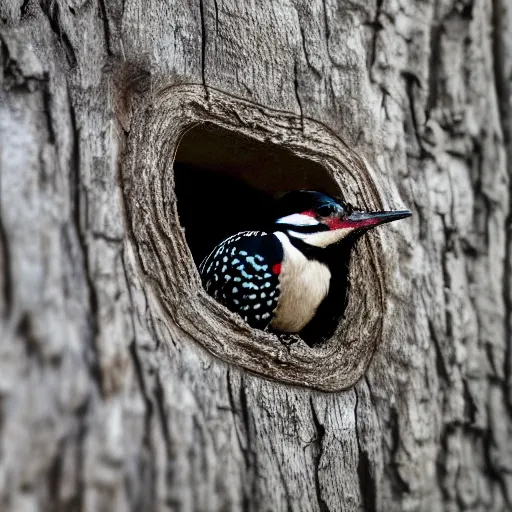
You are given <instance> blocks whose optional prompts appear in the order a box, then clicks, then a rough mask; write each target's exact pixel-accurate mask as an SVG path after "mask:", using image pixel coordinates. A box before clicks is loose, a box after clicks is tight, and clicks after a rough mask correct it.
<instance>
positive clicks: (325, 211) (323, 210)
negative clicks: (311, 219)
mask: <svg viewBox="0 0 512 512" xmlns="http://www.w3.org/2000/svg"><path fill="white" fill-rule="evenodd" d="M336 210H337V208H336V206H335V205H333V204H324V205H322V206H320V207H318V208H317V209H316V212H317V214H318V215H320V217H329V215H332V214H333V213H335V212H336Z"/></svg>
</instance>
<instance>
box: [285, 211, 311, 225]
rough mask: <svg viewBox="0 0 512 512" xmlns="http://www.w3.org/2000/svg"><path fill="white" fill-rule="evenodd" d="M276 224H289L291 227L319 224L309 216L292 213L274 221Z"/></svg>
mask: <svg viewBox="0 0 512 512" xmlns="http://www.w3.org/2000/svg"><path fill="white" fill-rule="evenodd" d="M276 224H290V225H292V226H318V225H320V222H319V221H318V220H316V219H315V218H314V217H312V216H311V215H305V214H303V213H292V214H291V215H286V216H285V217H281V218H280V219H277V220H276Z"/></svg>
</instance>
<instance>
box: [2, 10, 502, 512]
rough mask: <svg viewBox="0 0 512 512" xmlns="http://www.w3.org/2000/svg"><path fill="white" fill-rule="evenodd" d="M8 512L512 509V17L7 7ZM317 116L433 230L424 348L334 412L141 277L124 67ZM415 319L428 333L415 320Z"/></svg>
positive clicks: (416, 305)
mask: <svg viewBox="0 0 512 512" xmlns="http://www.w3.org/2000/svg"><path fill="white" fill-rule="evenodd" d="M0 20H1V21H0V23H1V24H0V64H1V71H2V72H1V73H0V199H1V203H0V510H2V511H6V512H25V511H26V512H28V511H39V510H41V511H52V512H53V511H74V510H87V511H96V510H98V511H109V512H111V511H125V510H132V511H142V510H144V511H152V510H155V511H156V510H183V511H187V510H201V511H203V510H212V511H213V510H250V511H260V510H269V511H291V510H297V511H320V512H326V511H331V512H334V511H341V510H342V511H357V510H368V511H438V510H446V511H462V510H464V511H465V510H467V511H480V510H486V511H502V510H512V380H511V370H512V349H511V346H512V341H511V323H510V320H511V319H510V310H511V308H510V306H511V301H512V287H511V283H512V281H511V279H512V267H511V249H512V246H511V240H510V238H511V237H510V223H509V218H508V211H509V196H510V187H509V174H510V171H511V165H512V30H511V27H512V5H511V3H510V1H509V0H494V1H491V0H373V1H366V0H279V1H270V0H269V1H263V0H174V1H173V0H167V1H166V0H110V1H106V0H67V1H65V0H0ZM123 66H126V67H128V66H133V67H136V68H137V69H139V70H143V72H144V73H145V74H146V76H148V77H149V78H150V80H151V81H153V80H154V82H155V83H158V80H162V79H165V80H166V81H167V83H168V84H186V83H192V84H203V85H204V86H205V88H206V90H207V87H208V86H210V87H213V88H216V89H219V90H221V91H225V92H228V93H230V94H233V95H235V96H238V97H241V98H244V99H247V100H250V101H252V102H254V103H257V104H261V105H263V106H265V107H268V108H274V109H278V110H284V111H288V112H292V113H295V114H297V115H298V116H302V117H308V118H312V119H315V120H317V121H319V122H321V123H323V124H324V125H325V126H327V127H328V128H330V129H331V130H332V131H333V132H334V133H336V134H338V135H339V136H341V137H342V138H343V139H344V140H345V141H346V142H347V143H348V144H349V145H350V146H351V147H353V148H354V149H355V150H356V151H357V152H358V153H360V154H361V155H364V156H365V158H367V159H368V160H369V161H370V162H371V163H372V165H373V167H374V169H375V172H377V173H379V175H380V177H381V180H385V181H387V182H388V183H389V184H390V188H391V187H395V189H396V190H397V197H399V198H400V199H401V201H402V202H403V203H404V204H405V205H407V206H410V207H411V208H412V209H413V210H414V217H413V219H412V221H411V222H409V223H407V224H404V225H402V226H401V227H400V228H397V231H396V232H395V233H394V236H395V237H396V240H397V250H398V251H399V255H398V256H396V255H394V256H393V257H394V258H398V261H399V267H398V270H397V275H396V276H395V280H394V282H395V283H397V285H396V289H393V290H389V291H388V293H389V297H388V298H387V299H388V302H389V308H390V309H391V310H392V311H393V315H392V316H390V318H391V317H393V318H395V317H396V316H397V315H398V316H400V314H401V311H404V313H403V316H406V317H408V318H410V321H409V322H408V324H407V328H406V329H400V330H398V331H397V334H396V335H395V336H392V337H389V339H384V340H383V342H382V344H381V345H380V347H379V349H378V351H377V354H376V355H375V357H374V358H373V361H372V363H371V365H370V368H369V370H368V371H367V373H366V375H365V377H364V378H363V379H362V380H360V381H359V382H358V383H357V384H356V385H355V386H354V387H353V388H351V389H349V390H346V391H344V392H339V393H331V394H328V393H321V392H317V391H313V390H310V389H306V388H294V387H290V386H287V385H284V384H282V383H279V382H273V381H270V380H265V379H262V378H259V377H257V376H254V375H252V374H249V373H248V372H246V371H244V370H243V369H240V368H238V367H235V366H231V365H228V364H226V363H224V362H222V361H219V360H218V359H216V358H214V357H213V356H211V355H210V354H209V353H207V352H206V351H204V350H203V349H201V348H200V347H199V345H197V344H196V343H194V341H193V340H191V339H189V337H188V336H187V335H186V333H183V332H180V330H179V329H178V328H177V327H176V326H175V325H173V323H172V321H170V320H169V319H166V318H164V317H163V316H162V315H161V314H160V310H159V307H158V304H157V303H156V301H155V300H154V297H153V296H152V293H151V288H150V287H149V286H147V284H146V283H145V282H144V276H142V275H141V272H140V270H138V269H137V267H136V265H135V264H134V256H133V254H134V250H136V249H135V248H134V247H133V244H132V243H131V242H130V240H129V237H128V235H127V230H126V215H125V211H124V206H123V201H122V191H121V187H122V184H121V181H120V178H119V175H120V173H119V165H120V161H121V160H122V153H123V149H124V146H125V141H126V138H127V137H129V130H130V126H129V123H125V122H124V121H123V119H120V118H119V115H118V107H119V102H120V101H121V100H120V99H119V97H120V92H119V89H120V84H119V83H118V81H116V72H115V70H116V69H118V68H119V67H121V68H122V67H123ZM411 310H412V311H411Z"/></svg>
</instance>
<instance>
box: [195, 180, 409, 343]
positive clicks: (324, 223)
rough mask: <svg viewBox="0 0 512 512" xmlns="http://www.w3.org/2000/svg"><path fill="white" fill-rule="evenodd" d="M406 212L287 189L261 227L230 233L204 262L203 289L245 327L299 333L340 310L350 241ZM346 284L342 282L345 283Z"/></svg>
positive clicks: (306, 191)
mask: <svg viewBox="0 0 512 512" xmlns="http://www.w3.org/2000/svg"><path fill="white" fill-rule="evenodd" d="M410 215H411V212H410V211H409V210H400V211H378V212H364V211H360V210H355V209H354V208H353V207H352V206H350V205H349V204H348V203H345V202H343V201H340V200H337V199H334V198H333V197H330V196H328V195H326V194H323V193H321V192H316V191H311V190H298V191H293V192H288V193H287V194H285V195H284V196H282V197H281V198H280V199H278V200H277V201H276V203H275V211H274V214H273V216H272V221H271V222H270V225H269V226H268V227H267V229H265V230H262V231H243V232H240V233H237V234H235V235H232V236H230V237H228V238H226V239H225V240H223V241H222V242H221V243H220V244H218V245H217V246H216V247H215V248H214V249H213V251H212V252H211V253H210V254H209V255H208V256H207V257H206V258H205V259H204V260H203V261H202V263H201V264H200V266H199V272H200V274H201V279H202V282H203V286H204V288H205V289H206V291H207V292H208V293H209V294H210V295H211V296H213V297H214V298H215V299H216V300H217V301H218V302H220V303H221V304H223V305H224V306H226V307H227V308H228V309H229V310H231V311H233V312H235V313H238V314H239V315H240V316H241V317H242V318H243V319H244V320H245V322H247V323H248V324H249V325H250V326H251V327H255V328H258V329H263V330H266V329H271V330H273V331H279V332H283V333H301V332H302V331H304V330H305V329H306V328H307V327H309V326H311V325H313V324H314V321H313V320H314V319H320V321H321V322H324V321H326V319H331V318H332V317H333V316H335V315H336V314H340V313H341V312H342V309H341V308H342V307H344V305H343V304H341V305H340V302H343V300H342V299H340V297H342V295H341V293H340V290H342V288H343V287H344V286H346V281H347V280H348V261H349V255H350V250H351V248H352V246H353V245H354V242H355V241H356V240H357V238H359V237H360V236H361V235H362V234H364V233H365V232H366V231H368V230H369V229H371V228H373V227H375V226H378V225H379V224H384V223H386V222H392V221H394V220H398V219H403V218H406V217H409V216H410ZM344 283H345V284H344Z"/></svg>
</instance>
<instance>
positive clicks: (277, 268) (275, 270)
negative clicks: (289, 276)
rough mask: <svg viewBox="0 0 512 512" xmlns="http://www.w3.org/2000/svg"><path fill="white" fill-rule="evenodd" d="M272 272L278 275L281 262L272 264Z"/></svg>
mask: <svg viewBox="0 0 512 512" xmlns="http://www.w3.org/2000/svg"><path fill="white" fill-rule="evenodd" d="M272 272H274V274H275V275H276V276H278V275H279V274H280V273H281V263H276V264H275V265H272Z"/></svg>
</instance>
